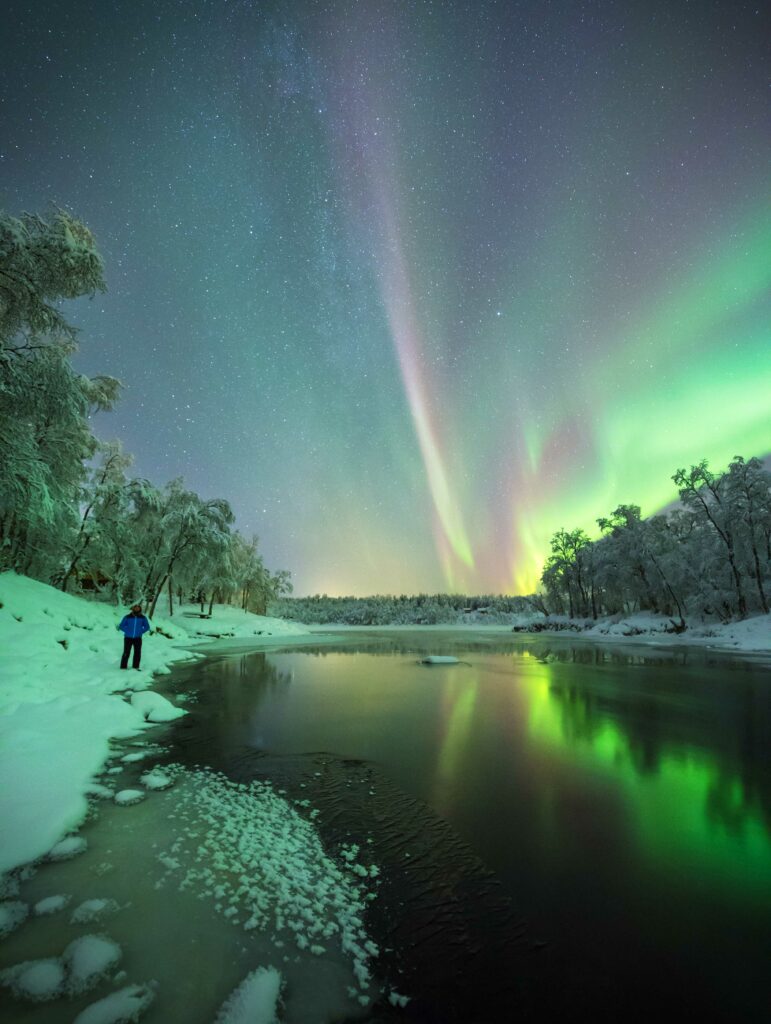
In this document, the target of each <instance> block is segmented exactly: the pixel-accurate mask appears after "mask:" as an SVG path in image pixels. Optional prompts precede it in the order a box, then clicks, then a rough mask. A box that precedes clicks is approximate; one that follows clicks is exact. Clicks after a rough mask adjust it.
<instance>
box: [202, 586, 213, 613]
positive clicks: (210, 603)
mask: <svg viewBox="0 0 771 1024" xmlns="http://www.w3.org/2000/svg"><path fill="white" fill-rule="evenodd" d="M213 607H214V591H213V590H212V592H211V600H210V601H209V616H210V617H211V613H212V608H213ZM201 611H203V605H201Z"/></svg>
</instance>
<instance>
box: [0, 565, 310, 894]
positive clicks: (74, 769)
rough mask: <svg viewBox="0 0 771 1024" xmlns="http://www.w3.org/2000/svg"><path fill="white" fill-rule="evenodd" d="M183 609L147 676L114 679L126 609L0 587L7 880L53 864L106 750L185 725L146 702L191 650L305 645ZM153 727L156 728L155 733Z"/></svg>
mask: <svg viewBox="0 0 771 1024" xmlns="http://www.w3.org/2000/svg"><path fill="white" fill-rule="evenodd" d="M196 610H197V609H196V608H187V607H183V608H182V609H180V610H179V611H178V612H177V613H175V615H174V617H173V619H169V618H164V617H163V616H162V615H158V616H156V618H155V619H154V621H153V626H154V627H155V628H156V629H158V630H160V632H156V633H154V634H153V635H152V636H150V637H147V638H145V641H144V644H143V651H142V667H141V669H140V670H139V671H133V670H131V669H129V670H127V671H125V672H122V671H121V670H120V668H119V659H120V653H121V650H122V643H121V640H122V637H121V635H120V634H119V633H117V632H116V629H115V627H116V625H117V623H118V622H119V620H120V618H121V616H122V614H123V612H124V609H117V608H114V607H112V606H110V605H105V604H100V603H97V602H93V601H88V600H86V599H84V598H81V597H73V596H71V595H69V594H63V593H61V591H59V590H55V589H54V588H53V587H49V586H46V585H45V584H44V583H39V582H37V581H36V580H32V579H29V578H27V577H24V576H17V575H16V574H15V573H3V574H2V575H0V778H2V780H3V786H2V791H1V793H0V822H2V831H3V842H2V846H1V847H0V875H1V874H2V873H3V872H6V871H8V870H10V869H12V868H14V867H16V866H17V865H19V864H23V863H26V862H27V861H31V860H35V859H37V858H38V857H41V856H43V855H44V854H46V853H47V852H48V851H49V850H50V849H51V848H52V847H53V846H54V845H55V844H56V843H57V842H58V841H59V840H60V839H61V838H62V836H63V835H65V834H66V833H67V832H69V831H71V830H72V829H74V828H76V827H77V826H78V825H79V823H80V822H81V821H82V820H83V818H84V817H85V814H86V811H87V806H88V804H87V795H86V794H87V791H88V788H89V786H90V785H91V784H92V779H93V776H94V775H95V773H97V772H98V771H99V770H100V768H101V766H102V764H103V763H104V761H105V758H106V757H107V755H108V751H109V741H110V739H111V738H125V737H129V736H133V735H135V734H137V733H140V732H142V731H143V730H145V729H147V728H149V727H151V723H154V722H160V721H170V720H172V719H173V718H176V717H179V716H181V715H183V714H184V713H185V712H184V711H183V710H182V709H181V708H175V707H173V706H172V705H171V704H170V703H169V702H168V701H166V700H165V699H164V698H162V697H161V696H160V695H159V694H152V695H150V694H140V693H137V694H136V695H135V696H134V697H133V698H132V697H131V694H130V693H127V690H128V689H129V688H130V690H131V691H144V690H147V688H148V687H150V686H151V684H152V679H153V676H155V675H158V674H161V673H167V672H168V671H169V670H170V666H171V665H172V664H173V663H174V662H178V661H181V660H185V659H190V658H193V657H196V655H194V654H191V653H190V651H189V650H187V648H189V647H190V646H198V645H199V644H202V643H210V642H211V638H212V637H213V636H219V637H222V636H224V637H229V638H242V639H257V638H260V639H261V640H264V639H267V638H273V637H284V638H286V637H291V636H300V635H303V634H306V633H307V630H306V629H304V628H303V627H302V626H299V625H297V624H296V623H289V622H283V621H282V620H280V619H272V618H267V617H264V616H259V615H252V614H250V613H248V612H243V611H241V610H239V609H237V608H232V607H229V606H215V608H214V613H213V616H212V618H207V619H199V618H195V617H192V613H194V612H195V611H196ZM146 719H149V720H150V721H149V722H148V721H147V720H146Z"/></svg>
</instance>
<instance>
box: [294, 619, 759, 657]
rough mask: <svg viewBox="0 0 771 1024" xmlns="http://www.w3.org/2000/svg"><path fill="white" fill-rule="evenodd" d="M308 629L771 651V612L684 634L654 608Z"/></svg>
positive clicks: (698, 626) (696, 625)
mask: <svg viewBox="0 0 771 1024" xmlns="http://www.w3.org/2000/svg"><path fill="white" fill-rule="evenodd" d="M308 629H310V630H312V631H313V632H316V633H318V634H319V635H324V636H326V635H327V634H329V635H330V636H332V635H333V634H342V633H345V634H356V633H373V632H375V633H411V632H416V633H427V632H431V633H454V634H464V635H466V636H478V637H496V638H503V637H510V636H511V635H512V633H513V634H514V635H515V636H516V635H518V634H519V635H522V636H523V637H524V636H529V635H538V636H542V637H544V638H555V639H556V638H562V639H564V640H591V641H594V642H598V643H606V642H609V641H610V642H613V643H636V644H646V645H650V646H667V647H701V648H710V649H714V650H718V651H737V652H740V653H744V654H764V653H766V654H771V615H756V616H753V617H752V618H750V619H743V620H741V621H738V622H727V623H715V622H712V623H710V622H698V621H696V622H691V623H689V624H688V628H687V629H686V630H685V632H683V633H674V632H672V620H671V619H669V618H666V617H665V616H659V615H654V614H652V613H651V612H635V613H633V614H631V615H627V616H619V615H614V616H608V617H605V618H601V619H597V620H594V619H571V618H568V617H567V616H565V615H551V616H548V617H547V616H544V615H540V614H537V613H534V614H522V615H512V616H510V617H509V621H507V622H487V621H485V620H484V617H482V616H476V617H474V618H472V617H470V616H463V618H461V619H459V620H458V621H457V622H450V623H436V624H432V625H414V624H402V625H400V624H394V625H388V626H385V625H377V626H352V625H349V624H347V623H337V624H332V623H329V624H325V625H323V626H321V625H315V624H310V625H309V626H308Z"/></svg>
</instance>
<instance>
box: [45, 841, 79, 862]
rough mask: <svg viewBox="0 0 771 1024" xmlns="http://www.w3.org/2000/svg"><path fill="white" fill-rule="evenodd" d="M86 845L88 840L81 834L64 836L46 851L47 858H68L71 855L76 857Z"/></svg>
mask: <svg viewBox="0 0 771 1024" xmlns="http://www.w3.org/2000/svg"><path fill="white" fill-rule="evenodd" d="M87 846H88V840H86V839H84V838H83V836H66V837H65V838H64V839H60V840H59V842H58V843H56V844H55V845H54V846H52V847H51V849H50V850H49V851H48V859H49V860H69V859H70V858H71V857H77V855H78V854H79V853H84V852H85V850H86V848H87Z"/></svg>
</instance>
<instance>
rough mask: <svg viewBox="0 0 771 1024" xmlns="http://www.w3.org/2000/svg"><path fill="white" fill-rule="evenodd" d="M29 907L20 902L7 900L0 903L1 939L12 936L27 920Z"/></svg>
mask: <svg viewBox="0 0 771 1024" xmlns="http://www.w3.org/2000/svg"><path fill="white" fill-rule="evenodd" d="M28 914H29V907H28V906H27V904H26V903H22V902H21V901H20V900H7V901H6V902H5V903H0V939H3V938H5V936H6V935H10V934H11V932H12V931H15V930H16V929H17V928H18V927H19V925H20V924H23V923H24V922H25V921H26V920H27V915H28Z"/></svg>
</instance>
